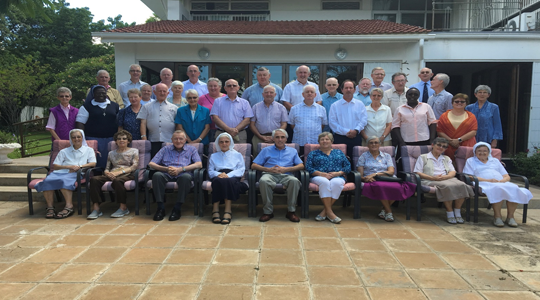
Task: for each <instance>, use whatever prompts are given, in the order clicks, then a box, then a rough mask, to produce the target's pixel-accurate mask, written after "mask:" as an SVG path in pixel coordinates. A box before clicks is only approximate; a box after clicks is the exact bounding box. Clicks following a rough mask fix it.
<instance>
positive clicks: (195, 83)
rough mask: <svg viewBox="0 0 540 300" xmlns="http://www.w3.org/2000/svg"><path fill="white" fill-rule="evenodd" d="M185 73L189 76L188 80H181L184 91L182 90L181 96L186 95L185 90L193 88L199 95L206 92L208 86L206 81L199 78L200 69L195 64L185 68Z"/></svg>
mask: <svg viewBox="0 0 540 300" xmlns="http://www.w3.org/2000/svg"><path fill="white" fill-rule="evenodd" d="M186 75H187V76H188V77H189V79H188V80H186V81H184V82H182V83H183V84H184V91H183V92H182V97H185V96H186V91H187V90H190V89H194V90H196V91H197V93H199V96H202V95H206V94H208V87H207V86H206V83H204V82H202V81H200V80H199V76H200V75H201V71H200V70H199V67H197V66H196V65H191V66H189V67H188V68H187V71H186Z"/></svg>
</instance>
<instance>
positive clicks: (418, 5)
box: [399, 0, 431, 11]
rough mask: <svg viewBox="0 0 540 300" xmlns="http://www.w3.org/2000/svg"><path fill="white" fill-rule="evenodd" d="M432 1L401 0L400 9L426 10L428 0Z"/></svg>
mask: <svg viewBox="0 0 540 300" xmlns="http://www.w3.org/2000/svg"><path fill="white" fill-rule="evenodd" d="M428 1H429V2H431V0H401V3H400V4H399V9H400V10H421V11H423V10H425V9H426V2H428Z"/></svg>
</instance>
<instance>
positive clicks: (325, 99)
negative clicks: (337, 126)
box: [321, 92, 343, 132]
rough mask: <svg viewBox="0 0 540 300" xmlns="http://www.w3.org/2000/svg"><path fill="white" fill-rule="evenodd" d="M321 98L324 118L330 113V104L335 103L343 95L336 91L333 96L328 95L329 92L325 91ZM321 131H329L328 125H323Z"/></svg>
mask: <svg viewBox="0 0 540 300" xmlns="http://www.w3.org/2000/svg"><path fill="white" fill-rule="evenodd" d="M321 98H322V106H323V107H324V109H326V118H328V115H329V114H330V106H332V104H334V103H336V102H337V101H338V100H340V99H343V95H342V94H340V93H338V92H336V95H335V96H330V94H328V92H326V93H324V94H322V95H321ZM323 131H326V132H330V126H328V125H325V126H324V128H323Z"/></svg>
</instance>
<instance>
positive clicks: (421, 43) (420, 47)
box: [418, 39, 426, 69]
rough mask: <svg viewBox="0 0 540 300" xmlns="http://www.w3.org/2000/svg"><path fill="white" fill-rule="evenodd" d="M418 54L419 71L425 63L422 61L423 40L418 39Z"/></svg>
mask: <svg viewBox="0 0 540 300" xmlns="http://www.w3.org/2000/svg"><path fill="white" fill-rule="evenodd" d="M418 48H419V49H418V50H419V51H418V52H419V55H420V57H419V58H420V69H422V68H425V67H426V61H425V60H424V39H420V42H419V43H418Z"/></svg>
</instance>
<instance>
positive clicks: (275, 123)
mask: <svg viewBox="0 0 540 300" xmlns="http://www.w3.org/2000/svg"><path fill="white" fill-rule="evenodd" d="M262 95H263V98H264V100H263V102H259V103H257V104H255V105H254V106H253V107H252V109H253V117H252V118H251V124H250V125H249V127H250V128H251V131H252V132H253V139H252V141H251V142H252V144H253V148H252V149H253V155H255V156H257V154H259V151H258V149H257V145H258V144H259V143H272V137H271V136H272V132H273V131H274V130H276V129H285V128H287V122H288V121H289V115H287V109H286V108H285V106H283V105H281V104H280V103H279V102H277V101H275V98H276V88H275V87H274V86H272V85H267V86H265V87H264V89H263V93H262Z"/></svg>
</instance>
